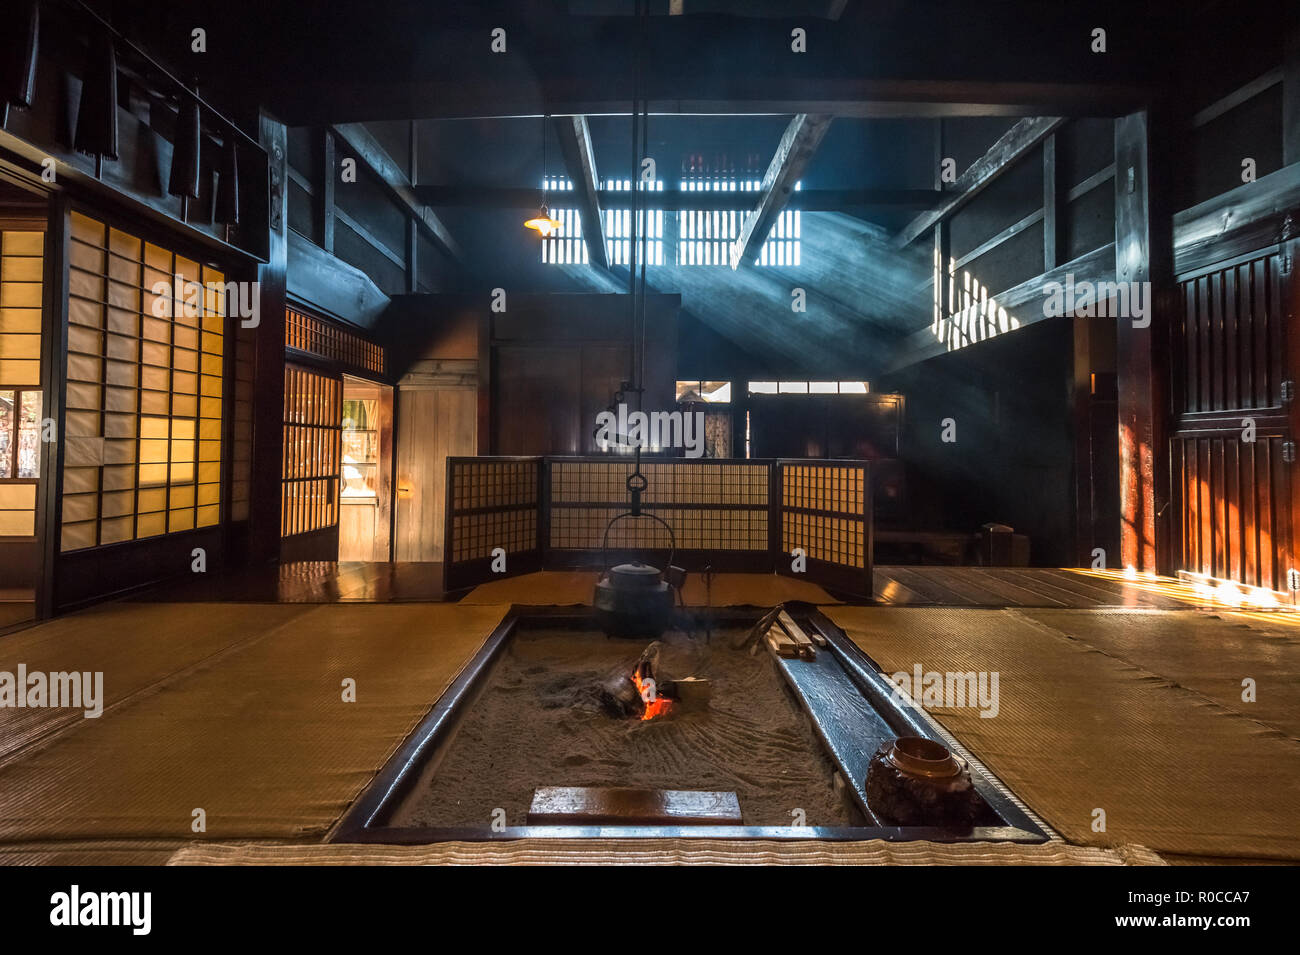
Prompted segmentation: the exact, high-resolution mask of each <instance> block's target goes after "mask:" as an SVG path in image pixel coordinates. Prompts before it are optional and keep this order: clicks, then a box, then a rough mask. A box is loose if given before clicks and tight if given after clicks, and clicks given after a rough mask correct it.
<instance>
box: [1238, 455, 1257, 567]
mask: <svg viewBox="0 0 1300 955" xmlns="http://www.w3.org/2000/svg"><path fill="white" fill-rule="evenodd" d="M1256 443H1257V442H1255V443H1243V444H1241V445H1240V449H1239V455H1238V474H1239V481H1240V484H1239V496H1240V500H1241V533H1242V541H1241V549H1242V571H1241V574H1242V576H1241V579H1242V580H1243V581H1245V582H1246V583H1248V584H1251V585H1252V586H1255V587H1258V586H1259V585H1260V583H1259V538H1258V535H1257V534H1256V533H1255V529H1256V525H1255V522H1256V521H1257V520H1258V515H1257V514H1256V512H1255V481H1256V480H1257V478H1256V476H1255V444H1256Z"/></svg>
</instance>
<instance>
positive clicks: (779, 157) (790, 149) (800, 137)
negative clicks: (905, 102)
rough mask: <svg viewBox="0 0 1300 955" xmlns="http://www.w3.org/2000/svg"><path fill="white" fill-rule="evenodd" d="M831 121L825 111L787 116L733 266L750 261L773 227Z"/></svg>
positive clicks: (742, 230) (739, 239)
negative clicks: (788, 117)
mask: <svg viewBox="0 0 1300 955" xmlns="http://www.w3.org/2000/svg"><path fill="white" fill-rule="evenodd" d="M830 125H831V117H830V116H827V115H825V114H809V113H799V114H798V115H797V116H795V118H794V119H792V120H790V125H789V126H787V127H786V128H785V133H784V135H782V136H781V142H780V143H779V144H778V145H777V147H776V153H775V154H774V155H773V156H772V161H771V163H769V164H768V167H767V172H766V173H764V174H763V187H762V195H761V196H760V197H759V200H758V206H757V207H756V208H755V209H754V211H753V212H751V213H750V214H749V215H747V216H745V223H744V225H742V226H741V227H740V235H739V236H737V237H736V242H735V245H734V246H733V247H732V253H731V267H732V268H733V269H738V268H740V265H741V263H747V262H751V261H752V260H753V259H754V257H755V256H757V255H758V250H759V249H761V248H762V247H763V242H764V241H765V240H766V239H767V234H768V233H769V232H771V231H772V224H773V223H774V222H776V218H777V216H779V215H780V214H781V210H783V209H784V208H785V206H786V203H787V202H788V201H789V199H790V196H791V194H792V193H793V192H794V187H795V184H796V183H797V182H798V181H799V178H800V177H801V176H802V175H803V171H804V169H806V168H807V166H808V163H809V162H810V161H811V160H812V157H813V156H814V155H815V154H816V152H817V147H818V146H820V145H821V142H822V138H823V137H824V136H825V135H826V130H828V129H829V128H830Z"/></svg>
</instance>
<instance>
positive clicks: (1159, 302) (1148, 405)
mask: <svg viewBox="0 0 1300 955" xmlns="http://www.w3.org/2000/svg"><path fill="white" fill-rule="evenodd" d="M1152 115H1153V114H1152V113H1151V112H1150V111H1145V110H1144V111H1142V112H1138V113H1132V114H1130V115H1128V116H1123V117H1120V118H1119V119H1117V120H1116V121H1115V277H1116V280H1117V281H1118V282H1121V283H1138V284H1139V285H1140V284H1141V283H1150V294H1149V295H1147V296H1146V298H1145V300H1146V301H1147V302H1149V303H1150V311H1149V314H1148V316H1147V320H1148V322H1149V323H1148V324H1147V325H1146V327H1139V326H1137V325H1136V324H1135V320H1134V318H1132V317H1120V318H1118V319H1116V321H1117V323H1118V326H1117V334H1116V339H1117V347H1118V368H1117V371H1118V387H1119V464H1120V560H1121V563H1122V564H1123V566H1124V567H1133V568H1135V569H1136V570H1138V571H1142V572H1148V573H1151V572H1155V573H1170V572H1172V571H1173V569H1174V568H1173V566H1172V560H1173V558H1172V554H1173V548H1172V542H1171V540H1170V537H1171V534H1172V532H1173V530H1174V526H1175V524H1174V520H1173V514H1172V512H1171V509H1170V507H1169V448H1168V443H1167V439H1166V430H1167V427H1168V400H1169V399H1168V387H1167V383H1168V371H1169V369H1168V361H1169V328H1170V322H1171V316H1172V309H1173V306H1174V304H1175V303H1174V296H1173V290H1174V289H1173V219H1172V213H1171V208H1170V204H1169V201H1168V195H1169V181H1168V175H1167V173H1168V171H1169V170H1170V168H1171V167H1170V165H1169V163H1168V162H1167V161H1165V160H1166V156H1165V153H1164V141H1165V140H1164V137H1165V134H1166V126H1165V124H1164V120H1163V118H1161V117H1159V114H1156V115H1157V119H1156V120H1155V122H1154V123H1153V120H1152ZM1153 129H1154V131H1155V134H1154V135H1153ZM1130 288H1132V286H1130ZM1132 295H1133V293H1132V291H1130V304H1131V299H1132Z"/></svg>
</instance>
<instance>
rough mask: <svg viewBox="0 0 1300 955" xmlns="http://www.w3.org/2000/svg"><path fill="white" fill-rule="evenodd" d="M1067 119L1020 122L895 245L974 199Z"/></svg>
mask: <svg viewBox="0 0 1300 955" xmlns="http://www.w3.org/2000/svg"><path fill="white" fill-rule="evenodd" d="M1064 123H1065V120H1064V119H1063V118H1061V117H1059V116H1038V117H1035V118H1033V119H1022V120H1021V121H1020V122H1018V123H1016V124H1015V125H1014V126H1012V127H1011V128H1010V129H1008V130H1007V131H1006V132H1005V133H1003V134H1002V136H1001V137H1000V138H999V139H998V141H997V142H995V143H994V144H993V145H992V146H990V147H989V149H988V152H986V153H985V154H984V155H983V156H981V157H980V158H979V159H977V160H975V162H973V163H971V165H970V168H969V169H967V170H966V171H965V172H963V173H962V174H961V175H960V176H958V177H957V182H956V183H955V184H954V186H953V188H952V189H951V190H949V191H948V192H945V193H944V199H943V201H942V202H941V203H940V204H939V205H937V206H936V207H935V208H933V209H931V210H930V211H929V212H923V213H921V215H919V216H917V217H916V218H915V219H913V220H912V221H911V222H910V223H908V225H907V226H906V227H905V228H904V229H903V230H902V231H901V232H899V233H898V235H897V236H895V237H894V245H895V246H897V247H898V248H902V247H903V246H905V245H908V244H909V243H911V242H912V241H913V240H915V239H916V238H917V237H919V236H921V235H923V234H924V233H926V232H929V231H930V229H931V228H933V227H934V224H935V223H936V222H938V221H939V220H940V219H946V218H947V217H948V216H950V215H952V214H953V213H954V212H956V211H957V210H958V209H960V208H961V207H962V206H964V205H966V203H968V202H970V201H971V200H972V199H974V198H975V197H976V196H977V195H979V194H980V193H981V192H983V191H984V190H985V189H986V188H987V187H988V186H989V185H990V184H991V183H992V182H993V181H994V180H996V179H997V178H998V177H999V176H1001V175H1002V174H1003V173H1004V172H1006V171H1007V170H1008V169H1010V168H1011V167H1012V166H1013V165H1014V164H1015V163H1016V161H1017V160H1018V159H1020V158H1021V157H1023V156H1024V155H1025V154H1026V153H1028V152H1029V151H1030V150H1032V149H1033V148H1034V147H1036V146H1037V145H1038V144H1039V143H1040V142H1042V141H1043V140H1044V139H1045V138H1047V137H1048V136H1049V135H1051V134H1052V133H1054V132H1055V131H1056V130H1057V129H1059V128H1060V127H1061V126H1062V125H1063V124H1064Z"/></svg>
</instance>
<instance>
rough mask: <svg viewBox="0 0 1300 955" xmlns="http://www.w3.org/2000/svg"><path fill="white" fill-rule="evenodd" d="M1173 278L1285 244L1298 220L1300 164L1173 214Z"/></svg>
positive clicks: (1283, 168) (1296, 163)
mask: <svg viewBox="0 0 1300 955" xmlns="http://www.w3.org/2000/svg"><path fill="white" fill-rule="evenodd" d="M1173 219H1174V230H1173V232H1174V273H1175V274H1176V275H1182V274H1184V273H1186V272H1192V271H1195V270H1196V269H1199V268H1202V267H1203V266H1207V265H1213V264H1214V263H1215V262H1220V261H1222V260H1224V259H1227V258H1231V257H1232V256H1234V255H1239V254H1241V253H1245V252H1252V251H1254V250H1255V249H1261V248H1263V247H1265V246H1268V245H1274V244H1276V243H1278V242H1281V241H1284V240H1285V239H1287V238H1288V237H1289V236H1290V235H1294V234H1295V229H1296V226H1295V222H1296V220H1297V219H1300V162H1295V163H1292V164H1291V165H1289V166H1283V167H1282V168H1281V169H1279V170H1277V171H1276V172H1271V173H1269V174H1268V175H1267V176H1261V177H1260V178H1259V179H1256V180H1255V181H1254V182H1247V183H1242V184H1241V185H1240V186H1237V187H1236V188H1235V189H1229V190H1228V191H1227V192H1225V193H1222V194H1220V195H1217V196H1215V197H1214V198H1212V199H1207V200H1206V201H1205V202H1201V203H1198V204H1197V205H1194V206H1192V207H1191V208H1189V209H1184V210H1183V211H1182V212H1178V213H1175V214H1174V217H1173Z"/></svg>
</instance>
